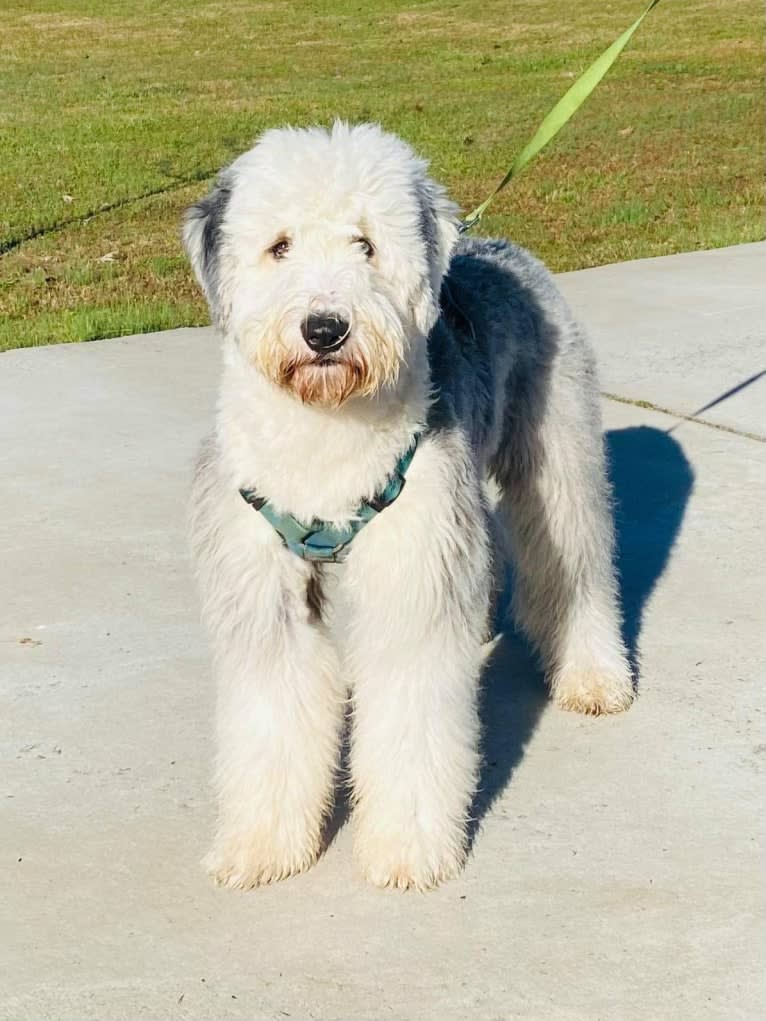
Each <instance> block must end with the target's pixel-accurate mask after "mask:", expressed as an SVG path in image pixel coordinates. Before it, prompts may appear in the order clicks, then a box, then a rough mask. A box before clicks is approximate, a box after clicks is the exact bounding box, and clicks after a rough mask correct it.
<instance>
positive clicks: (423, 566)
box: [346, 440, 491, 890]
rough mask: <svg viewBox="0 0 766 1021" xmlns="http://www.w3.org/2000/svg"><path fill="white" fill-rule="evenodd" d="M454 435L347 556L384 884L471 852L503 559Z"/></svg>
mask: <svg viewBox="0 0 766 1021" xmlns="http://www.w3.org/2000/svg"><path fill="white" fill-rule="evenodd" d="M451 446H452V444H450V443H445V444H439V443H437V442H436V441H433V440H432V441H429V442H428V443H423V444H422V448H421V449H420V450H419V451H418V455H417V458H416V461H415V462H413V466H412V468H411V469H410V475H409V476H408V479H407V486H406V488H405V490H404V492H403V494H402V496H401V497H400V499H399V501H398V502H397V503H396V504H395V505H394V506H393V507H391V508H389V509H388V510H386V511H385V512H384V513H383V515H381V517H380V518H379V519H378V520H377V521H376V522H375V523H374V524H373V525H371V526H370V527H369V529H368V530H367V532H366V533H363V534H362V535H361V536H360V537H359V539H358V540H357V542H358V548H356V549H355V550H354V551H353V553H352V555H351V557H350V559H349V562H348V564H347V565H346V567H347V569H348V576H347V580H348V586H349V590H350V592H352V593H353V597H354V603H353V611H352V619H351V621H350V626H349V628H348V629H347V635H346V650H347V657H348V659H347V663H348V670H349V673H350V676H351V678H352V684H353V699H354V717H353V718H354V727H353V736H352V751H351V769H352V777H353V787H354V799H355V811H354V822H355V831H356V833H355V853H356V857H357V859H358V862H359V864H360V866H361V869H362V871H363V873H364V875H365V876H366V877H367V878H368V879H369V880H370V881H371V882H373V883H375V884H377V885H379V886H392V887H400V888H408V887H412V888H415V889H418V890H426V889H429V888H430V887H432V886H435V885H436V884H438V883H439V882H440V881H442V880H444V879H447V878H450V877H451V876H454V875H455V874H456V873H457V872H458V871H459V870H460V868H461V866H462V864H463V862H464V859H465V854H466V827H467V821H468V810H469V806H470V803H471V799H472V797H473V794H474V791H475V787H476V781H477V771H478V761H479V725H478V716H477V687H478V681H479V675H480V671H481V663H482V643H483V641H484V639H485V636H486V627H487V612H488V603H489V591H490V575H491V572H490V567H489V552H488V542H487V531H486V525H485V515H484V511H483V508H482V504H481V498H480V495H479V488H478V485H477V484H476V482H475V479H474V477H473V468H472V465H471V464H470V462H469V460H468V459H467V458H464V459H463V460H462V463H461V454H460V444H456V446H457V448H458V450H457V452H456V451H455V450H454V449H452V450H450V447H451ZM445 447H446V448H447V449H445Z"/></svg>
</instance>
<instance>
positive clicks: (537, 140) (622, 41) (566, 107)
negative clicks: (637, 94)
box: [460, 0, 660, 233]
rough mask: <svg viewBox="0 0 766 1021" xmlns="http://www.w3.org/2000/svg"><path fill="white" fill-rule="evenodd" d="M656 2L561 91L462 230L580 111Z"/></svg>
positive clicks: (478, 218)
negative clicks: (535, 129) (572, 83)
mask: <svg viewBox="0 0 766 1021" xmlns="http://www.w3.org/2000/svg"><path fill="white" fill-rule="evenodd" d="M659 2H660V0H652V2H651V3H650V4H649V6H648V7H647V8H646V10H645V11H644V13H643V14H642V15H641V17H640V18H637V19H636V20H635V21H634V22H633V24H632V25H631V26H630V28H629V29H627V30H626V31H625V32H623V33H622V35H621V36H620V37H619V39H615V41H614V42H613V43H612V45H611V46H610V47H609V49H607V50H605V51H604V52H603V53H602V54H601V56H600V57H599V58H598V59H597V60H595V61H594V62H593V63H592V64H591V65H590V67H589V68H588V69H587V70H586V71H584V72H583V73H582V74H581V75H580V77H579V78H578V79H577V81H576V82H575V83H574V85H573V86H572V87H571V88H570V89H569V90H568V91H567V92H565V93H564V95H563V96H562V97H561V99H560V100H559V101H558V103H556V105H555V106H554V108H553V109H552V110H551V112H550V113H549V114H548V116H547V117H546V118H545V120H544V121H543V122H542V124H541V125H540V127H539V128H538V129H537V131H536V132H535V134H534V136H533V137H532V139H531V141H529V142H528V143H527V145H525V146H524V148H523V149H522V150H521V152H520V153H519V155H518V156H517V157H516V161H515V163H514V164H513V166H512V167H511V169H510V170H509V171H508V173H507V174H506V175H505V177H504V178H503V179H502V181H501V182H500V184H498V186H497V187H496V188H495V190H494V191H493V192H492V194H491V195H490V196H489V197H488V198H486V199H484V201H483V202H482V203H481V205H479V206H477V207H476V208H475V209H474V210H473V212H472V213H470V214H469V215H468V216H467V217H466V218H465V220H464V221H463V223H462V224H461V226H460V232H461V233H463V232H465V231H467V230H470V229H471V227H474V226H475V225H476V224H477V223H478V222H479V220H480V219H481V218H482V216H483V215H484V212H485V210H486V208H487V206H488V205H489V204H490V202H491V201H492V199H493V198H494V197H495V195H497V194H498V192H501V191H502V190H503V188H505V186H506V185H507V184H508V182H509V181H510V180H511V178H512V177H515V176H516V175H517V174H518V173H520V172H521V171H522V170H523V169H524V167H525V166H526V165H527V163H529V162H531V161H532V160H533V159H534V158H535V156H536V155H537V154H538V153H539V152H540V150H541V149H542V148H544V146H546V145H547V144H548V142H550V141H551V139H552V138H555V137H556V135H557V134H558V133H559V131H561V129H562V128H563V127H564V125H565V124H566V123H567V121H568V120H569V119H570V117H572V115H573V114H574V113H576V112H577V110H579V108H580V107H581V106H582V104H583V103H584V102H585V100H586V99H587V98H588V96H589V95H590V94H591V92H593V90H594V89H595V87H596V86H597V85H598V83H599V82H600V81H601V79H602V78H603V77H604V75H605V74H606V72H607V71H608V70H609V68H610V67H611V66H612V64H613V63H614V62H615V60H617V58H618V57H619V55H620V54H621V53H622V51H623V50H624V49H625V47H626V46H627V44H628V42H629V41H630V38H631V36H632V35H633V33H634V32H635V31H636V29H637V28H638V26H639V25H640V24H641V22H642V21H643V20H644V18H645V17H646V16H647V14H648V13H649V11H651V10H652V8H654V7H656V6H657V4H658V3H659Z"/></svg>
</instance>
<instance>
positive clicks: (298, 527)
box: [239, 435, 420, 564]
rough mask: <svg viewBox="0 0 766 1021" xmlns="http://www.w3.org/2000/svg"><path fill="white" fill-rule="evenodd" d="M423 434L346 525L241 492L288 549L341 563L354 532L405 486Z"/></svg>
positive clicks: (306, 558)
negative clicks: (299, 514) (284, 510)
mask: <svg viewBox="0 0 766 1021" xmlns="http://www.w3.org/2000/svg"><path fill="white" fill-rule="evenodd" d="M419 439H420V436H417V435H416V436H415V438H414V439H413V441H412V443H411V445H410V447H409V449H408V450H407V451H406V452H405V453H404V454H402V456H401V457H400V458H399V460H398V461H397V463H396V468H395V469H394V473H393V475H392V476H391V477H390V478H389V480H388V482H387V483H386V485H385V486H384V488H383V489H382V490H380V492H378V493H376V494H375V496H374V497H373V498H372V500H363V501H362V502H361V503H360V504H359V506H358V507H357V509H356V513H355V514H354V517H353V519H352V520H351V521H350V522H349V524H348V525H347V526H346V527H345V528H333V527H331V526H330V525H329V524H328V523H327V522H326V521H321V520H320V519H319V518H314V519H313V520H312V521H310V522H309V523H308V524H307V523H306V522H304V521H299V520H298V519H297V518H294V517H293V516H292V514H279V513H277V511H276V510H275V509H274V508H273V507H272V506H271V504H270V503H269V501H268V500H265V499H264V498H263V497H261V496H258V494H257V493H256V491H255V490H254V489H240V491H239V492H240V494H241V496H242V498H243V500H245V501H246V502H247V503H249V504H250V506H251V507H252V508H253V509H254V510H257V511H260V513H261V514H262V515H263V516H264V517H265V518H266V520H267V521H268V523H269V524H270V525H271V527H272V528H273V529H274V531H275V532H276V533H277V535H278V536H279V538H280V539H281V540H282V544H283V545H284V546H286V547H287V549H289V550H292V552H293V553H295V554H296V556H299V557H301V558H302V559H303V560H314V561H319V562H321V563H325V564H339V563H340V562H341V561H342V560H344V559H345V558H346V554H347V553H348V548H349V546H350V545H351V542H352V540H353V539H354V536H355V535H357V533H359V532H361V530H362V529H363V528H364V526H365V525H366V524H367V523H368V522H370V521H372V519H373V518H375V517H377V516H378V514H380V512H381V511H383V510H385V509H386V507H390V506H391V504H392V503H393V502H394V500H396V498H397V497H398V496H399V494H400V493H401V491H402V489H403V488H404V477H405V475H406V474H407V469H408V468H409V466H410V464H411V463H412V458H413V457H414V456H415V451H416V450H417V446H418V440H419Z"/></svg>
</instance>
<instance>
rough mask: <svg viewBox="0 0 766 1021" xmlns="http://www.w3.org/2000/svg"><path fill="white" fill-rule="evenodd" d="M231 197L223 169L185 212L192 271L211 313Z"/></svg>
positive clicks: (216, 305) (214, 309)
mask: <svg viewBox="0 0 766 1021" xmlns="http://www.w3.org/2000/svg"><path fill="white" fill-rule="evenodd" d="M230 198H231V178H230V176H229V175H228V174H227V173H226V172H225V171H224V172H223V173H221V174H220V175H219V176H218V179H217V181H216V182H215V184H214V185H213V187H212V188H211V190H210V191H209V192H208V194H207V195H206V196H205V197H204V198H202V199H200V200H199V202H196V203H195V204H194V205H193V206H191V208H190V209H188V210H187V212H186V218H185V220H184V227H183V240H184V248H185V249H186V254H187V255H188V256H189V261H190V262H191V265H192V269H193V270H194V275H195V276H196V278H197V280H198V281H199V284H200V287H201V288H202V290H203V291H204V292H205V297H206V298H207V300H208V304H209V305H210V310H211V312H212V313H213V315H214V316H215V315H217V314H218V312H219V305H220V301H219V293H218V284H219V263H220V251H221V241H222V236H223V231H222V225H223V219H224V216H225V214H226V209H227V207H228V205H229V199H230Z"/></svg>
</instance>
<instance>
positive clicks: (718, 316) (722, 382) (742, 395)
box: [559, 242, 766, 436]
mask: <svg viewBox="0 0 766 1021" xmlns="http://www.w3.org/2000/svg"><path fill="white" fill-rule="evenodd" d="M559 283H560V285H561V287H562V289H563V291H564V293H565V294H566V295H567V297H568V299H569V301H570V303H571V305H572V307H573V308H574V310H575V312H576V313H577V315H578V316H579V317H580V319H581V320H582V321H583V322H584V323H586V324H587V326H588V329H589V332H590V335H591V337H592V339H593V342H594V344H595V347H596V351H597V353H598V356H599V365H600V369H601V381H602V384H603V388H604V390H606V391H608V392H610V393H615V394H620V395H621V396H623V397H628V398H632V399H634V400H641V401H650V402H651V403H652V404H655V405H658V406H659V407H662V408H668V409H670V410H671V411H677V412H679V413H681V414H686V415H692V414H695V413H696V414H698V415H699V417H700V418H703V419H705V420H706V421H709V422H716V423H718V424H720V425H724V426H727V427H730V428H733V429H737V430H739V431H742V432H750V433H755V434H757V435H759V436H766V242H758V243H756V244H750V245H737V246H735V247H733V248H718V249H715V250H712V251H705V252H692V253H688V254H684V255H670V256H667V257H664V258H659V259H641V260H638V261H636V262H624V263H616V264H615V265H612V266H601V267H599V268H597V269H587V270H579V271H578V272H576V273H563V274H561V275H560V276H559ZM727 393H730V396H729V397H727V398H726V400H724V401H721V402H720V403H718V404H715V406H711V407H707V406H708V405H711V404H713V402H715V401H716V400H717V399H718V398H720V397H722V396H723V395H724V394H727ZM702 409H705V410H702Z"/></svg>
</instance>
